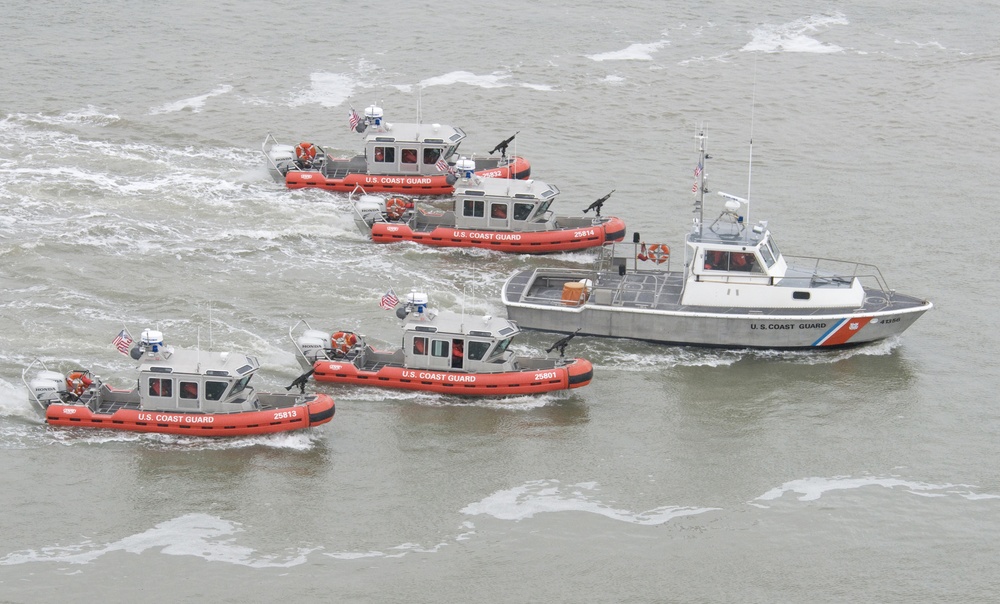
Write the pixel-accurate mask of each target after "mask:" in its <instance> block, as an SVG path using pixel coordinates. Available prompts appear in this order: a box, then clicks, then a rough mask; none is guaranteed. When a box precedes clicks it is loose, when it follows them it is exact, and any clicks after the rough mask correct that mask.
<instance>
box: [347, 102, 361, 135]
mask: <svg viewBox="0 0 1000 604" xmlns="http://www.w3.org/2000/svg"><path fill="white" fill-rule="evenodd" d="M347 121H348V123H350V124H351V130H354V129H355V128H357V127H358V122H360V121H361V116H360V115H358V112H357V111H355V110H354V108H353V107H352V108H351V116H350V118H348V120H347Z"/></svg>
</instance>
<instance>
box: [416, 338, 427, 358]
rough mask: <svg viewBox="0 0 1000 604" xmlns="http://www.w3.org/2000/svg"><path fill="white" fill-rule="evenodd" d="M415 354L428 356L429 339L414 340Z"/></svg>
mask: <svg viewBox="0 0 1000 604" xmlns="http://www.w3.org/2000/svg"><path fill="white" fill-rule="evenodd" d="M413 354H422V355H426V354H427V338H413Z"/></svg>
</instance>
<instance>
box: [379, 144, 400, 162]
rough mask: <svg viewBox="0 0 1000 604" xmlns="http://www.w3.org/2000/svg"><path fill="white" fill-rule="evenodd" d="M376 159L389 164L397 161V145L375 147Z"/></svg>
mask: <svg viewBox="0 0 1000 604" xmlns="http://www.w3.org/2000/svg"><path fill="white" fill-rule="evenodd" d="M375 161H377V162H385V163H389V164H394V163H396V149H395V147H375Z"/></svg>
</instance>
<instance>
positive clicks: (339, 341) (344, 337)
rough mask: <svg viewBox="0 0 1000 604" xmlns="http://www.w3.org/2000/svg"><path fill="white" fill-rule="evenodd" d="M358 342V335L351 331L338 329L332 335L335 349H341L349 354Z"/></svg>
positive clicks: (331, 342)
mask: <svg viewBox="0 0 1000 604" xmlns="http://www.w3.org/2000/svg"><path fill="white" fill-rule="evenodd" d="M357 343H358V336H356V335H354V334H353V333H351V332H349V331H338V332H337V333H335V334H333V335H332V336H330V344H331V345H332V348H333V350H339V351H340V352H342V353H344V354H347V353H348V351H350V350H351V349H352V348H354V345H355V344H357Z"/></svg>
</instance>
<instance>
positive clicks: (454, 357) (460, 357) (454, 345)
mask: <svg viewBox="0 0 1000 604" xmlns="http://www.w3.org/2000/svg"><path fill="white" fill-rule="evenodd" d="M464 359H465V340H462V339H459V338H455V339H454V340H452V341H451V366H452V367H453V368H454V369H461V368H462V362H463V361H464Z"/></svg>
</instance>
